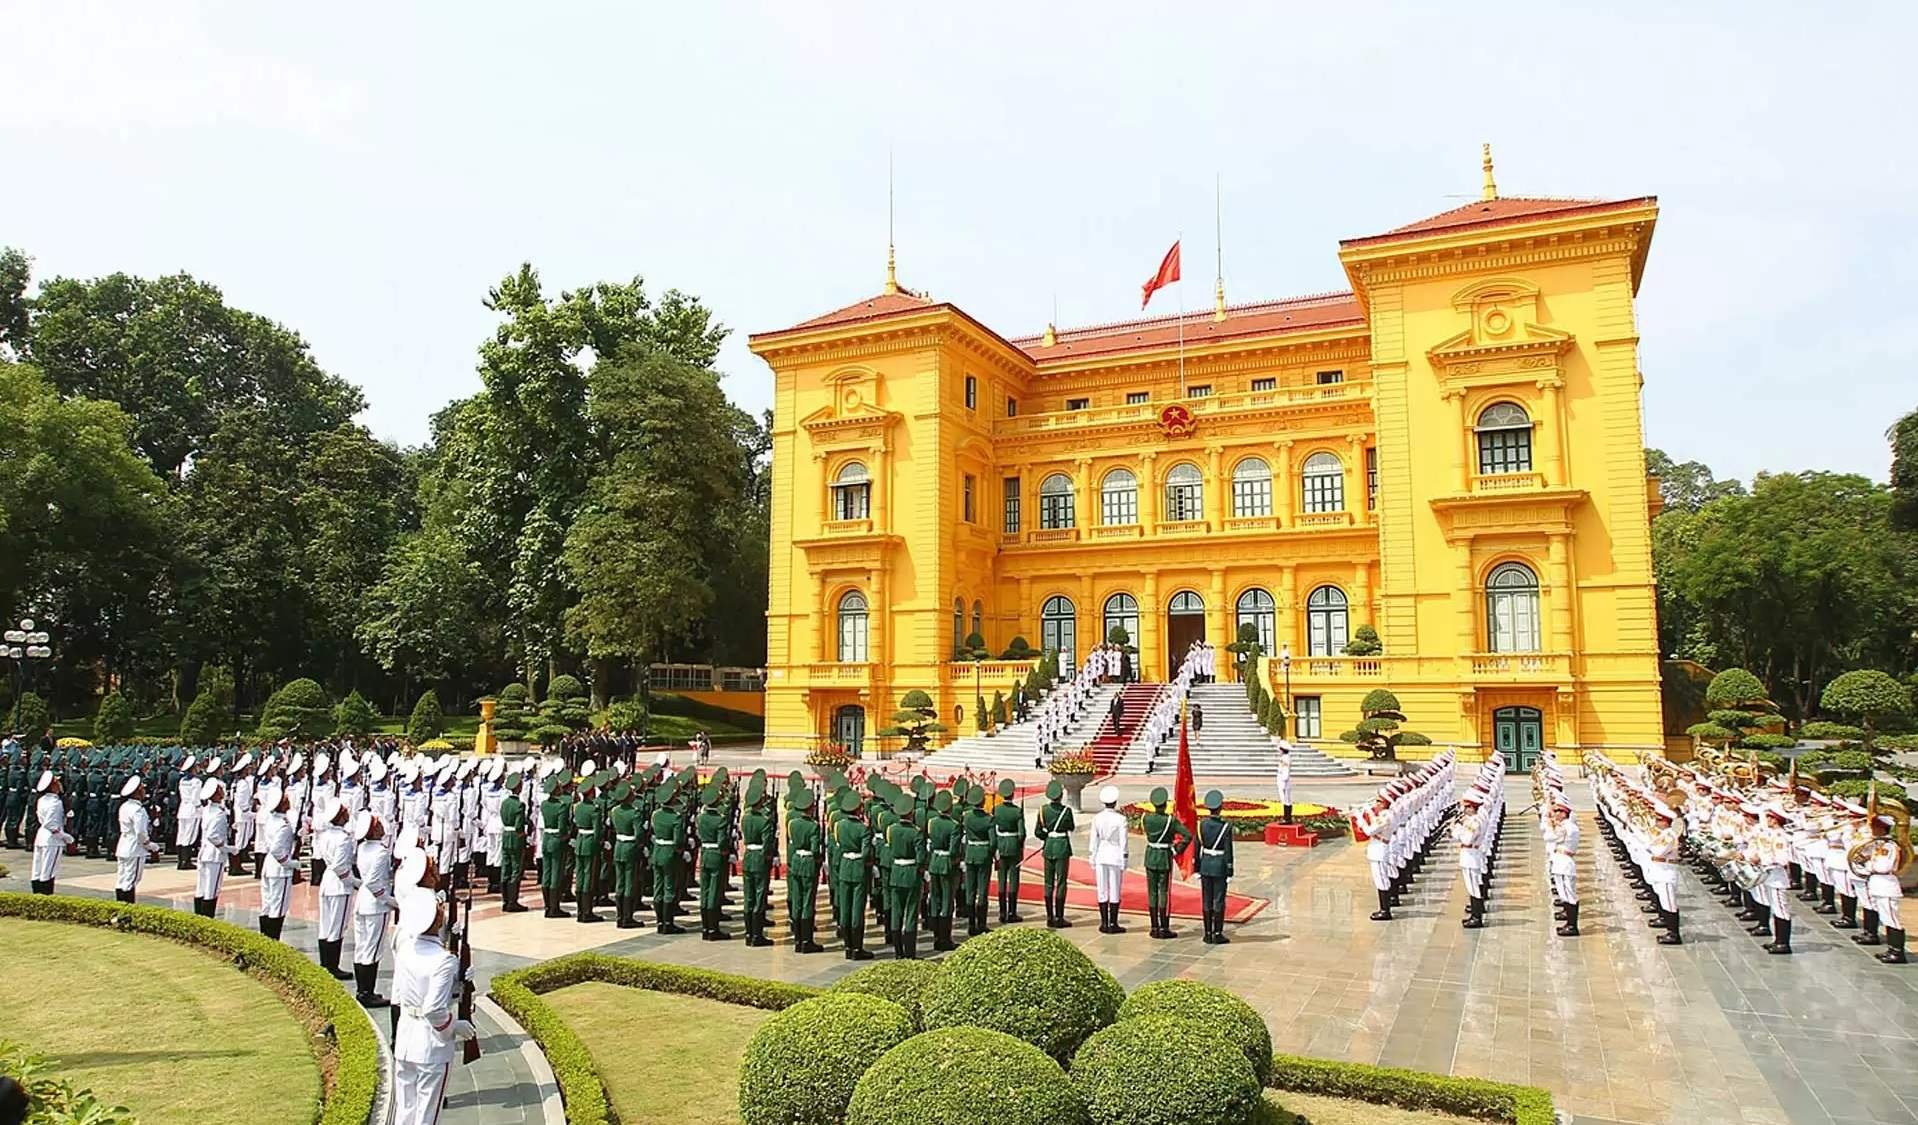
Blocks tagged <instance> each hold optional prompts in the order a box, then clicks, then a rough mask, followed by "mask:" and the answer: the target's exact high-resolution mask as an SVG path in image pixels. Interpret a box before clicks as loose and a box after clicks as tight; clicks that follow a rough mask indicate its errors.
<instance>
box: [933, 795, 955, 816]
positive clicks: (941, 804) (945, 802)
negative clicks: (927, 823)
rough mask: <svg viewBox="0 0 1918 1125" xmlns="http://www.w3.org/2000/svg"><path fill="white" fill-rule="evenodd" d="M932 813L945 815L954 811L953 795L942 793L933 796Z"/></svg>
mask: <svg viewBox="0 0 1918 1125" xmlns="http://www.w3.org/2000/svg"><path fill="white" fill-rule="evenodd" d="M932 811H934V812H936V813H939V814H941V815H944V814H945V813H949V812H951V811H952V794H950V793H947V792H945V791H943V790H942V791H940V792H938V793H934V794H933V795H932Z"/></svg>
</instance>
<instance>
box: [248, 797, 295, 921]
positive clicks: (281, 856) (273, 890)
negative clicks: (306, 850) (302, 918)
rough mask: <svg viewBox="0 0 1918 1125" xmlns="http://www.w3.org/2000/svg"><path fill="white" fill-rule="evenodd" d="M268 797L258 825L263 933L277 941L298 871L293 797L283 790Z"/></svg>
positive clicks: (290, 900) (291, 897)
mask: <svg viewBox="0 0 1918 1125" xmlns="http://www.w3.org/2000/svg"><path fill="white" fill-rule="evenodd" d="M269 798H270V799H271V800H272V802H273V803H272V804H271V805H269V806H267V807H266V810H265V811H266V815H265V816H264V817H262V818H261V820H260V823H259V825H258V831H259V845H260V849H261V850H260V858H261V866H260V932H261V933H263V934H265V935H266V936H267V937H270V938H273V939H275V940H278V938H279V936H280V929H281V927H283V926H285V925H286V911H287V907H288V906H289V905H290V904H291V902H292V899H293V873H294V872H295V871H297V870H298V869H299V861H298V860H296V859H295V858H294V855H293V853H294V830H293V815H292V814H293V797H292V794H290V793H288V792H287V791H286V790H284V789H275V790H274V791H273V792H272V793H271V794H269Z"/></svg>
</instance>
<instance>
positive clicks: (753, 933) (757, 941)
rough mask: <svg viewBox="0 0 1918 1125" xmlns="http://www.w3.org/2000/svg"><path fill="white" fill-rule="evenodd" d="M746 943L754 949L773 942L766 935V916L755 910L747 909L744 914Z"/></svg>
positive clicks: (762, 947) (764, 946)
mask: <svg viewBox="0 0 1918 1125" xmlns="http://www.w3.org/2000/svg"><path fill="white" fill-rule="evenodd" d="M746 944H747V945H749V946H751V947H752V948H754V949H764V948H766V947H767V946H769V945H771V944H773V939H771V938H769V937H767V936H766V916H765V915H764V914H762V913H759V912H757V911H748V912H747V915H746Z"/></svg>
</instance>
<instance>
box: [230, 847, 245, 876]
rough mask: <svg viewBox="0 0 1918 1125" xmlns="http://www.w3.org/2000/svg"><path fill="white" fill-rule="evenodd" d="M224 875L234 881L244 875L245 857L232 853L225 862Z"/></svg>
mask: <svg viewBox="0 0 1918 1125" xmlns="http://www.w3.org/2000/svg"><path fill="white" fill-rule="evenodd" d="M226 873H227V874H228V875H231V876H232V877H234V878H235V879H237V878H239V877H240V876H242V875H245V874H246V857H245V856H243V855H241V854H240V853H239V852H234V853H233V854H232V855H231V856H230V857H228V859H227V861H226Z"/></svg>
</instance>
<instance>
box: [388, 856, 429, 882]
mask: <svg viewBox="0 0 1918 1125" xmlns="http://www.w3.org/2000/svg"><path fill="white" fill-rule="evenodd" d="M424 878H426V853H425V852H423V851H420V850H419V849H418V848H414V849H413V850H412V851H409V852H407V853H406V854H405V855H403V856H401V857H400V863H399V866H398V867H397V868H395V869H394V871H393V886H394V888H395V889H404V888H407V887H417V886H419V885H420V880H421V879H424Z"/></svg>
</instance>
